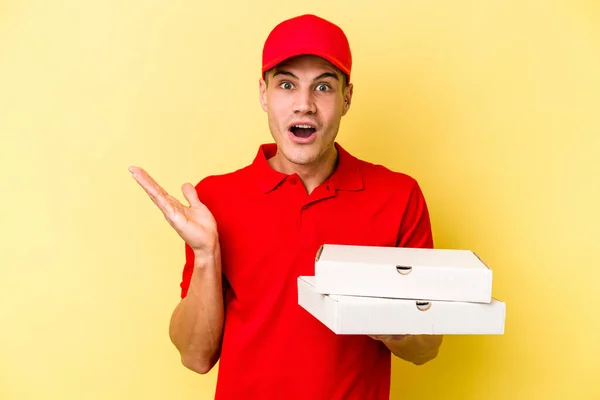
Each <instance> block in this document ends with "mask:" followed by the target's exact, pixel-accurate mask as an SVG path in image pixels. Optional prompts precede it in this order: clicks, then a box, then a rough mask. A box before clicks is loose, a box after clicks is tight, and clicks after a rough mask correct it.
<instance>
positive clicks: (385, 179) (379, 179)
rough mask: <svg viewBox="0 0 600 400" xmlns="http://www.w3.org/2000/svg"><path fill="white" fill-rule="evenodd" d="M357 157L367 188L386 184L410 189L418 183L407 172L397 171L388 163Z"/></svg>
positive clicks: (399, 188)
mask: <svg viewBox="0 0 600 400" xmlns="http://www.w3.org/2000/svg"><path fill="white" fill-rule="evenodd" d="M355 159H356V164H357V166H358V168H359V170H360V172H361V175H362V178H363V183H364V185H365V187H366V188H368V187H373V186H386V187H388V188H389V189H397V190H402V191H404V190H408V191H410V190H412V189H413V188H414V187H415V186H417V185H418V183H417V180H416V179H415V178H414V177H413V176H411V175H409V174H407V173H405V172H400V171H396V170H393V169H391V168H390V167H388V166H386V165H383V164H377V163H374V162H370V161H367V160H364V159H361V158H357V157H355Z"/></svg>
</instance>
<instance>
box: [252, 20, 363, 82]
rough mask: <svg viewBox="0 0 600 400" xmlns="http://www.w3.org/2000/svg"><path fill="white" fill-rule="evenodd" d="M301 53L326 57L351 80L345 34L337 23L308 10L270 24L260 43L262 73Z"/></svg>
mask: <svg viewBox="0 0 600 400" xmlns="http://www.w3.org/2000/svg"><path fill="white" fill-rule="evenodd" d="M303 54H312V55H315V56H319V57H322V58H324V59H326V60H328V61H329V62H330V63H332V64H333V65H335V66H336V67H338V68H339V69H340V70H341V71H342V72H344V73H345V74H346V75H347V77H348V82H349V81H350V70H351V69H352V53H351V52H350V44H349V43H348V38H347V37H346V35H345V34H344V32H343V31H342V29H340V27H338V26H337V25H335V24H333V23H331V22H329V21H327V20H325V19H323V18H320V17H317V16H315V15H311V14H306V15H300V16H298V17H294V18H291V19H288V20H286V21H283V22H281V23H279V24H278V25H277V26H276V27H275V28H273V30H272V31H271V33H270V34H269V36H268V37H267V40H266V41H265V44H264V46H263V54H262V73H263V74H264V73H265V71H267V70H269V69H271V68H273V67H274V66H276V65H277V64H279V63H281V62H282V61H284V60H286V59H288V58H291V57H294V56H299V55H303Z"/></svg>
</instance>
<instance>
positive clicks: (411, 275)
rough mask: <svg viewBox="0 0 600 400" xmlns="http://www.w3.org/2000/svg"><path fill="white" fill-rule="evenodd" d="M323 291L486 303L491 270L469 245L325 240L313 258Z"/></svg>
mask: <svg viewBox="0 0 600 400" xmlns="http://www.w3.org/2000/svg"><path fill="white" fill-rule="evenodd" d="M315 276H316V278H317V281H316V287H315V290H316V291H317V292H319V293H323V294H340V295H352V296H373V297H390V298H399V299H415V300H423V299H426V300H442V301H465V302H478V303H489V302H490V301H491V300H492V270H491V269H490V268H489V267H488V266H487V265H486V264H485V263H484V262H483V261H482V260H481V259H480V258H479V257H478V256H477V255H476V254H475V253H473V252H472V251H469V250H450V249H420V248H401V247H375V246H350V245H333V244H325V245H323V246H321V248H320V249H319V251H318V253H317V257H316V260H315Z"/></svg>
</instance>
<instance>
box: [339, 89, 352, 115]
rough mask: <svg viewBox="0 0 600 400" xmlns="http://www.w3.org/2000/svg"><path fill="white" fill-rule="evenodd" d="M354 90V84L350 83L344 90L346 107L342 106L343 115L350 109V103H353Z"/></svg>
mask: <svg viewBox="0 0 600 400" xmlns="http://www.w3.org/2000/svg"><path fill="white" fill-rule="evenodd" d="M353 90H354V85H353V84H352V83H349V84H348V85H347V86H346V89H345V90H344V107H343V108H342V116H344V115H346V113H347V112H348V110H349V109H350V103H352V92H353Z"/></svg>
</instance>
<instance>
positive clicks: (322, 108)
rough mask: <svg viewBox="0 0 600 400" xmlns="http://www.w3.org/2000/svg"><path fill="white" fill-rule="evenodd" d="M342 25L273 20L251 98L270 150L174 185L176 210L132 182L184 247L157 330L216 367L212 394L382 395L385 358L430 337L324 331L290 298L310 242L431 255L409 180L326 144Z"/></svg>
mask: <svg viewBox="0 0 600 400" xmlns="http://www.w3.org/2000/svg"><path fill="white" fill-rule="evenodd" d="M351 65H352V59H351V53H350V47H349V45H348V41H347V39H346V36H345V34H344V33H343V31H342V30H341V29H340V28H339V27H337V26H336V25H334V24H332V23H331V22H328V21H326V20H324V19H321V18H319V17H316V16H314V15H303V16H299V17H296V18H292V19H290V20H287V21H284V22H282V23H281V24H279V25H278V26H276V27H275V28H274V29H273V31H272V32H271V33H270V35H269V37H268V38H267V40H266V42H265V45H264V49H263V66H262V74H263V75H262V77H261V79H260V82H259V83H260V85H259V88H260V103H261V106H262V108H263V110H265V111H266V112H267V115H268V120H269V129H270V131H271V135H272V136H273V139H274V141H275V143H272V144H265V145H262V146H261V147H260V149H259V151H258V154H257V155H256V158H255V159H254V162H253V163H252V164H251V165H248V166H247V167H245V168H243V169H240V170H238V171H235V172H232V173H229V174H225V175H220V176H210V177H207V178H205V179H203V180H202V181H200V183H198V184H197V185H196V187H194V186H192V185H191V184H189V183H187V184H185V185H183V187H182V191H183V194H184V196H185V198H186V199H187V201H188V202H189V206H184V205H182V204H181V203H179V201H177V200H176V199H175V198H173V197H171V196H170V195H168V194H167V193H166V192H165V191H164V190H163V189H162V188H161V187H160V186H159V185H158V184H157V183H156V182H155V181H154V180H153V179H152V178H151V177H150V176H149V175H148V174H147V173H146V172H145V171H144V170H142V169H141V168H137V167H131V168H130V170H131V172H132V174H133V177H134V178H135V179H136V180H137V182H138V183H139V184H140V185H141V186H142V187H143V188H144V189H145V190H146V192H147V193H148V194H149V195H150V197H151V198H152V200H153V201H154V202H155V203H156V205H157V206H158V207H159V208H160V209H161V210H162V212H163V213H164V215H165V217H166V218H167V220H168V221H169V223H170V224H171V225H172V226H173V228H174V229H175V230H176V231H177V232H178V233H179V235H180V236H181V237H182V238H183V239H184V241H185V248H186V252H185V254H186V264H185V267H184V271H183V280H182V282H181V290H182V292H181V297H182V300H181V302H180V303H179V305H178V306H177V308H176V309H175V311H174V312H173V316H172V319H171V326H170V335H171V339H172V341H173V343H174V344H175V346H176V347H177V349H178V350H179V352H180V354H181V359H182V362H183V364H184V365H185V366H186V367H188V368H190V369H192V370H194V371H197V372H199V373H206V372H208V371H210V370H211V369H212V367H213V366H214V365H215V363H216V362H217V360H220V364H219V375H218V383H217V389H216V398H217V399H261V400H263V399H286V400H292V399H303V400H304V399H311V400H318V399H323V400H336V399H340V400H341V399H345V400H347V399H360V400H364V399H369V400H377V399H388V398H389V389H390V364H391V357H390V353H393V354H395V355H397V356H398V357H401V358H403V359H405V360H408V361H410V362H413V363H415V364H423V363H425V362H427V361H429V360H431V359H432V358H434V357H435V356H436V355H437V352H438V348H439V346H440V344H441V341H442V338H441V337H440V336H426V335H424V336H380V337H370V336H366V335H348V336H344V335H339V336H338V335H335V334H334V333H332V332H331V331H330V330H329V329H328V328H326V327H325V326H324V325H322V324H321V323H320V322H319V321H318V320H316V319H315V318H314V317H312V316H311V315H310V314H308V313H307V312H306V311H304V310H303V309H302V308H301V307H300V306H298V303H297V286H296V284H297V283H296V278H297V277H298V276H300V275H313V274H314V261H315V256H316V253H317V250H318V248H319V246H320V245H322V244H324V243H338V244H354V245H377V246H402V247H432V246H433V241H432V235H431V228H430V222H429V215H428V211H427V206H426V204H425V200H424V198H423V195H422V193H421V191H420V189H419V186H418V184H417V182H416V181H415V180H414V179H412V178H411V177H409V176H407V175H404V174H401V173H396V172H392V171H390V170H388V169H386V168H385V167H382V166H378V165H373V164H371V163H367V162H365V161H361V160H359V159H357V158H355V157H353V156H352V155H350V154H349V153H348V152H346V151H345V150H344V149H343V148H342V147H341V146H340V145H339V144H338V143H337V142H336V141H335V139H336V136H337V134H338V130H339V125H340V120H341V118H342V116H344V115H345V114H346V113H347V112H348V110H349V108H350V104H351V102H352V89H353V84H352V83H351V81H350V77H351Z"/></svg>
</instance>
